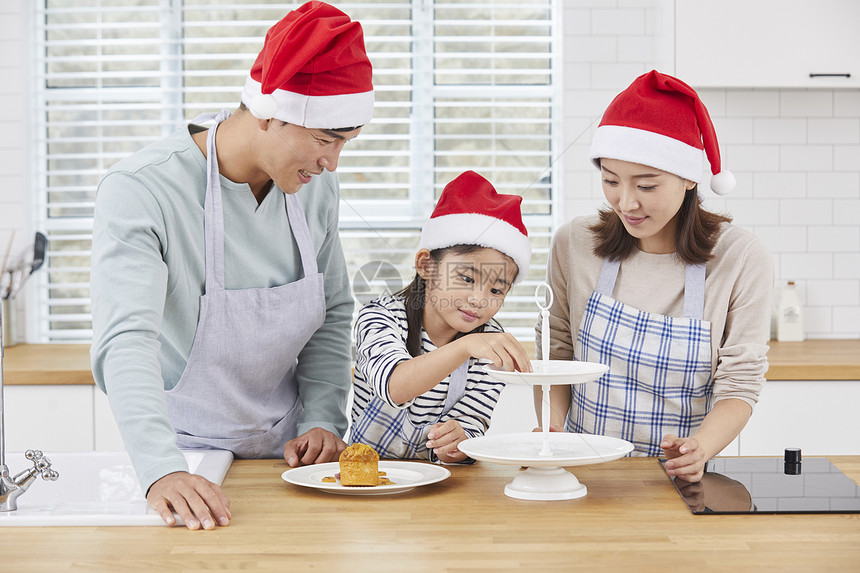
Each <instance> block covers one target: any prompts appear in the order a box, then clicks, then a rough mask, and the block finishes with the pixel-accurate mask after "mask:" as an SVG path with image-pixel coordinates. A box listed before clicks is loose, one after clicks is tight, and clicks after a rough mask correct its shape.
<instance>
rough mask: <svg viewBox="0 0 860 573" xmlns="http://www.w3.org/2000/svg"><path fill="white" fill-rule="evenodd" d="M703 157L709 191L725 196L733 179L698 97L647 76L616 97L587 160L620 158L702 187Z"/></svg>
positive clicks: (667, 79) (672, 81)
mask: <svg viewBox="0 0 860 573" xmlns="http://www.w3.org/2000/svg"><path fill="white" fill-rule="evenodd" d="M705 156H707V159H708V162H709V163H710V165H711V173H712V174H713V175H712V177H711V189H712V190H713V191H714V193H717V194H718V195H725V194H726V193H728V192H730V191H731V190H732V189H734V187H735V177H734V175H732V173H731V172H729V171H726V170H725V169H723V168H722V163H721V161H720V148H719V144H718V143H717V134H716V132H715V131H714V124H713V123H712V122H711V117H710V116H709V115H708V110H707V109H706V108H705V104H703V103H702V100H701V99H699V95H698V94H697V93H696V92H695V90H693V88H691V87H690V86H688V85H687V84H685V83H684V82H682V81H681V80H679V79H677V78H674V77H672V76H668V75H666V74H661V73H660V72H657V71H654V70H652V71H650V72H648V73H647V74H644V75H641V76H639V77H638V78H636V79H635V80H634V81H633V83H632V84H630V86H629V87H628V88H627V89H626V90H624V91H623V92H621V93H620V94H618V95H617V96H616V97H615V99H614V100H612V103H610V104H609V107H608V108H606V112H604V114H603V119H601V120H600V125H599V126H598V127H597V130H596V132H595V134H594V139H593V140H592V142H591V160H592V161H593V162H594V164H595V165H596V166H597V168H598V169H599V168H600V159H601V158H603V157H605V158H610V159H620V160H622V161H630V162H632V163H639V164H642V165H648V166H649V167H656V168H657V169H661V170H663V171H668V172H669V173H674V174H675V175H678V176H680V177H683V178H684V179H689V180H690V181H694V182H696V183H700V182H701V180H702V175H703V173H704V168H705V163H704V160H705Z"/></svg>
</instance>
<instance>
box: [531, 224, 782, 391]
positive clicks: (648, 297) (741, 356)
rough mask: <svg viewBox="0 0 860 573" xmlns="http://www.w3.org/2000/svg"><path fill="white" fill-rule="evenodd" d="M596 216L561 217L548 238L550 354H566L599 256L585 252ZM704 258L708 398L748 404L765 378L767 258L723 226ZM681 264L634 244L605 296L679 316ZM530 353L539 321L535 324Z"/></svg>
mask: <svg viewBox="0 0 860 573" xmlns="http://www.w3.org/2000/svg"><path fill="white" fill-rule="evenodd" d="M596 221H597V216H596V215H594V216H591V217H579V218H576V219H573V220H572V221H569V222H567V223H566V224H564V225H563V226H562V227H561V228H560V229H559V230H558V232H557V233H556V234H555V236H554V237H553V241H552V247H551V250H550V260H549V265H548V267H547V281H548V282H549V284H550V286H551V287H552V289H553V292H554V293H555V303H554V304H553V307H552V309H551V316H550V331H551V332H550V334H551V342H550V358H551V359H555V360H571V359H573V358H575V356H574V348H575V345H574V339H573V334H574V333H576V332H578V331H579V325H580V323H581V322H582V316H583V313H584V311H585V305H586V302H587V301H588V298H589V296H590V295H591V293H592V291H593V290H594V287H595V285H596V284H597V278H598V276H599V275H600V268H601V265H602V264H603V259H600V258H598V257H596V256H595V255H594V253H593V252H592V249H593V246H594V238H593V236H592V233H591V232H590V231H589V230H588V228H587V227H588V226H589V225H591V224H593V223H594V222H596ZM713 254H714V257H713V259H711V260H710V261H708V263H707V264H706V278H705V316H704V320H706V321H709V322H710V323H711V364H712V366H711V372H712V379H713V381H714V386H713V394H714V396H713V400H714V401H717V400H721V399H725V398H738V399H741V400H743V401H745V402H747V403H748V404H749V405H750V406H753V405H754V404H755V403H756V401H757V400H758V396H759V393H760V392H761V389H762V387H763V386H764V382H765V378H764V376H765V372H767V351H768V346H767V341H768V339H769V338H770V314H771V297H772V293H773V261H772V259H771V256H770V252H769V251H768V250H767V248H766V247H765V246H764V244H763V243H762V242H761V241H760V240H759V239H758V238H757V237H756V236H755V235H753V234H752V233H749V232H748V231H745V230H743V229H740V228H739V227H735V226H733V225H728V224H727V225H724V226H723V229H722V232H721V234H720V237H719V240H718V241H717V245H716V247H715V248H714V253H713ZM684 272H685V266H684V263H683V262H681V261H680V260H679V259H678V258H677V257H676V256H675V255H674V254H668V255H655V254H650V253H644V252H642V251H638V250H637V251H636V252H635V253H634V254H633V255H631V256H630V257H628V258H627V259H625V260H623V261H622V262H621V268H620V269H619V271H618V279H617V281H616V283H615V290H614V291H613V293H612V297H613V298H615V299H616V300H619V301H621V302H623V303H625V304H629V305H632V306H633V307H635V308H637V309H640V310H644V311H647V312H651V313H658V314H663V315H667V316H674V317H678V316H683V313H684V276H685V275H684ZM536 343H537V348H538V354H537V355H538V356H540V348H541V332H540V321H538V325H537V328H536Z"/></svg>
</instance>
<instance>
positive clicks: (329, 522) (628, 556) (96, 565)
mask: <svg viewBox="0 0 860 573" xmlns="http://www.w3.org/2000/svg"><path fill="white" fill-rule="evenodd" d="M830 459H831V461H832V462H833V463H834V464H836V465H837V466H838V467H839V468H840V469H841V470H842V471H843V472H845V473H846V474H847V475H848V476H849V477H851V478H852V479H854V480H855V481H857V482H860V456H846V457H831V458H830ZM285 469H286V464H285V463H284V462H283V461H277V460H237V461H235V462H234V463H233V466H232V467H231V469H230V471H229V473H228V474H227V477H226V478H225V481H224V485H223V489H224V492H225V493H226V494H227V495H228V496H229V497H230V498H231V502H232V505H231V511H232V513H233V520H232V523H231V525H230V526H229V527H225V528H218V529H216V530H215V531H207V532H204V531H188V530H186V529H184V528H179V527H174V528H168V527H145V528H143V527H115V528H110V527H66V528H27V527H22V528H7V529H5V530H4V531H3V544H2V555H0V561H2V563H3V569H4V570H10V571H24V570H30V571H65V570H72V569H74V570H78V569H86V570H98V571H108V570H109V571H125V570H128V569H134V568H136V567H143V568H144V569H146V570H148V571H235V570H240V569H241V570H243V571H244V570H248V571H278V572H283V571H308V570H313V571H326V572H329V571H332V572H336V571H358V572H365V571H367V572H374V573H375V572H382V571H397V572H402V571H409V573H419V572H423V571H428V572H434V573H439V572H447V571H467V570H468V571H494V572H497V571H517V572H523V571H571V570H575V569H587V570H590V571H592V570H600V571H607V570H612V571H616V570H624V571H666V570H676V571H708V570H721V571H726V570H729V571H731V570H734V571H753V570H759V569H762V570H775V571H788V570H791V571H828V570H829V571H857V570H860V514H840V515H837V514H834V515H693V514H691V513H690V511H689V509H688V508H687V506H686V504H684V502H683V501H682V500H681V498H680V496H679V495H678V493H677V492H676V491H675V488H674V487H673V486H672V484H671V482H670V481H669V479H668V478H667V477H666V475H665V473H664V472H663V470H662V468H661V467H660V464H659V463H658V462H657V460H656V459H655V458H623V459H620V460H616V461H614V462H609V463H605V464H598V465H591V466H580V467H577V468H572V469H573V471H574V473H575V474H576V476H577V477H578V478H579V480H580V481H581V482H582V483H584V484H585V485H586V486H587V487H588V495H587V496H586V497H584V498H581V499H577V500H570V501H553V502H534V501H521V500H515V499H511V498H508V497H506V496H505V495H504V493H503V490H504V486H505V484H507V483H508V482H509V481H510V480H511V479H513V478H514V477H515V476H516V474H517V473H518V472H519V471H520V470H519V469H518V468H516V467H510V466H498V465H494V464H487V463H480V462H479V463H477V464H475V465H474V466H466V467H452V468H451V471H452V476H451V477H450V478H448V479H447V480H445V481H443V482H440V483H437V484H433V485H429V486H425V487H421V488H418V489H415V490H412V491H410V492H407V493H402V494H395V495H390V496H379V497H377V496H340V495H332V494H327V493H324V492H320V491H316V490H312V489H306V488H301V487H298V486H294V485H291V484H287V483H285V482H284V481H283V480H282V479H281V477H280V475H281V473H282V472H283V471H284V470H285ZM61 479H62V478H61ZM43 485H44V486H45V487H50V484H42V483H41V482H40V483H37V484H36V485H35V486H34V487H39V486H43ZM10 566H11V568H10Z"/></svg>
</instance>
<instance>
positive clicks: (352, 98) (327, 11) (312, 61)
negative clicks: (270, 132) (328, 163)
mask: <svg viewBox="0 0 860 573" xmlns="http://www.w3.org/2000/svg"><path fill="white" fill-rule="evenodd" d="M372 75H373V69H372V67H371V65H370V60H369V59H368V57H367V52H366V51H365V49H364V34H363V32H362V30H361V24H359V23H358V22H352V21H350V19H349V16H347V15H346V14H344V13H343V12H341V11H340V10H338V9H337V8H335V7H333V6H330V5H329V4H326V3H325V2H308V3H306V4H303V5H302V6H300V7H299V8H297V9H296V10H293V11H292V12H290V13H289V14H287V15H286V16H285V17H284V18H283V19H282V20H281V21H280V22H278V23H277V24H275V25H274V26H272V28H271V29H269V31H268V32H267V33H266V41H265V44H264V45H263V49H262V50H261V51H260V54H259V55H258V56H257V60H256V61H255V62H254V65H253V66H252V67H251V72H250V74H249V76H248V78H247V79H246V80H245V87H244V88H243V89H242V103H244V104H245V105H246V106H247V107H248V108H249V109H250V110H251V113H252V114H254V117H257V118H259V119H272V118H274V119H279V120H281V121H285V122H287V123H291V124H294V125H300V126H302V127H308V128H312V129H339V128H344V127H359V126H362V125H365V124H367V123H368V122H369V121H370V118H371V116H372V115H373V85H372V83H371V76H372Z"/></svg>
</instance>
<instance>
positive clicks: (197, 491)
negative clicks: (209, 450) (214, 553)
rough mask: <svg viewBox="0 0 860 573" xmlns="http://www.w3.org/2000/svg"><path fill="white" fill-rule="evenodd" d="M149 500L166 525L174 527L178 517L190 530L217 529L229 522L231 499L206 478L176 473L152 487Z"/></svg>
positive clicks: (168, 475)
mask: <svg viewBox="0 0 860 573" xmlns="http://www.w3.org/2000/svg"><path fill="white" fill-rule="evenodd" d="M146 501H147V502H149V505H151V506H152V507H153V509H155V511H157V512H158V514H159V515H160V516H161V519H163V520H164V523H166V524H167V525H174V524H175V523H176V518H174V517H173V512H174V511H175V512H176V513H178V514H179V517H181V518H182V521H183V522H185V527H187V528H188V529H192V530H193V529H200V527H201V525H202V526H203V529H215V524H216V523H218V524H219V525H228V524H229V523H230V517H231V514H230V500H229V499H227V496H226V495H224V493H223V492H222V491H221V488H220V487H218V486H217V485H215V484H214V483H212V482H211V481H209V480H207V479H206V478H204V477H202V476H198V475H194V474H190V473H188V472H174V473H171V474H167V475H166V476H164V477H163V478H161V479H159V480H158V481H156V482H155V483H154V484H152V485H151V486H150V488H149V493H148V494H147V495H146Z"/></svg>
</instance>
